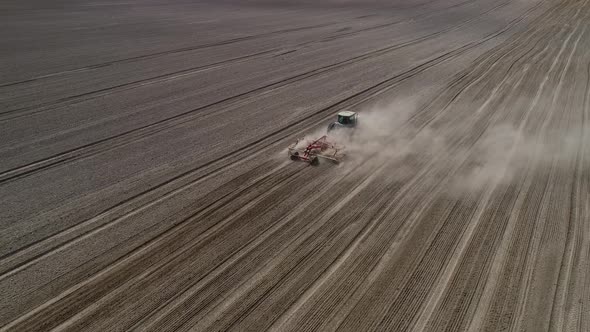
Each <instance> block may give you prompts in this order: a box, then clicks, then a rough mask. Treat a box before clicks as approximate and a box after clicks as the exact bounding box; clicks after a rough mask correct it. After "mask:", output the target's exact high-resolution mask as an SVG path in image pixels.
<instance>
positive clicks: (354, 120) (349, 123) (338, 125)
mask: <svg viewBox="0 0 590 332" xmlns="http://www.w3.org/2000/svg"><path fill="white" fill-rule="evenodd" d="M357 125H358V114H357V113H356V112H351V111H342V112H340V113H338V121H336V122H332V123H330V124H329V125H328V132H330V131H332V130H335V129H351V128H355V127H356V126H357Z"/></svg>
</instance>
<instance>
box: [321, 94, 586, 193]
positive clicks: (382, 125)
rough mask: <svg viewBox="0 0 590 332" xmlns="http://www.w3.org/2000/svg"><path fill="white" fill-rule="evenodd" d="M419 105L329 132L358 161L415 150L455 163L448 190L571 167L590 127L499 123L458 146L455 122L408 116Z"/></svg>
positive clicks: (388, 109)
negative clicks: (530, 129)
mask: <svg viewBox="0 0 590 332" xmlns="http://www.w3.org/2000/svg"><path fill="white" fill-rule="evenodd" d="M416 111H417V107H416V104H415V103H412V102H397V103H394V104H390V105H387V106H376V107H373V108H370V109H366V110H361V111H359V125H358V127H357V129H356V130H354V131H350V130H336V131H333V132H331V133H330V134H329V135H328V137H329V139H330V140H331V141H333V142H337V143H339V144H341V145H343V146H345V147H346V158H347V160H348V161H353V163H354V164H358V162H360V161H367V160H368V159H370V160H371V162H383V161H386V160H391V161H395V160H401V159H404V158H407V157H409V156H412V157H414V158H421V159H422V160H425V159H426V160H428V159H429V158H430V159H431V161H435V162H436V164H435V165H436V167H453V168H454V171H453V173H452V174H453V175H452V178H450V179H449V184H450V186H449V190H450V191H454V192H456V193H458V194H461V193H471V192H473V191H479V190H481V189H483V188H485V187H487V186H490V185H497V184H509V183H511V182H512V181H514V179H517V178H518V176H519V174H525V173H524V172H523V173H521V171H524V170H526V169H527V168H539V167H541V168H542V167H558V168H560V167H561V168H563V167H567V166H568V165H571V164H572V162H573V161H574V160H575V158H576V154H577V153H578V151H580V149H581V148H582V143H583V141H584V139H583V135H584V134H585V133H588V132H589V130H590V128H586V127H587V126H586V127H584V128H583V127H579V128H577V129H574V130H571V128H570V129H569V130H568V131H567V132H563V131H560V130H555V129H553V130H548V131H543V134H542V135H541V134H539V133H525V132H523V130H522V129H521V128H518V127H516V126H514V125H512V124H496V125H492V126H490V127H489V128H487V129H486V131H485V132H484V133H483V135H482V136H481V137H479V138H478V139H477V141H475V142H473V143H472V144H471V145H468V146H466V147H457V146H455V145H454V144H456V143H451V142H456V140H452V139H451V137H456V136H457V135H460V133H457V132H455V131H453V129H452V128H437V129H436V130H434V129H432V128H431V127H424V128H416V127H415V126H412V124H411V121H410V120H411V117H412V115H414V114H415V113H416ZM324 134H326V130H325V129H322V130H320V131H318V132H316V133H314V135H315V136H317V137H320V136H322V135H324ZM441 156H444V158H441ZM438 159H440V160H441V161H438ZM355 161H356V162H355ZM400 164H401V163H400ZM395 171H396V169H395V168H392V172H395Z"/></svg>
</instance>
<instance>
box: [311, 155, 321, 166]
mask: <svg viewBox="0 0 590 332" xmlns="http://www.w3.org/2000/svg"><path fill="white" fill-rule="evenodd" d="M310 164H311V166H317V165H319V164H320V159H319V158H318V157H314V158H313V159H312V160H311V162H310Z"/></svg>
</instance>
